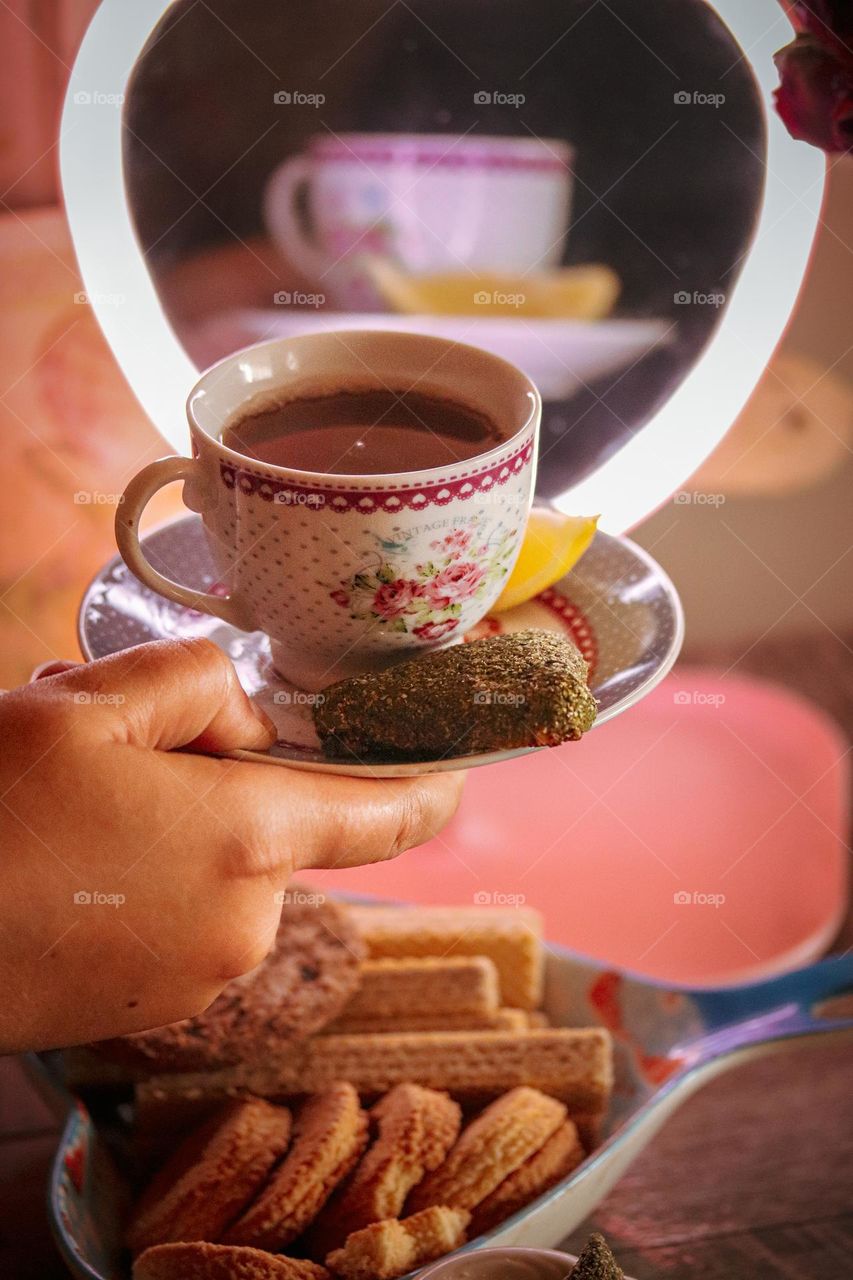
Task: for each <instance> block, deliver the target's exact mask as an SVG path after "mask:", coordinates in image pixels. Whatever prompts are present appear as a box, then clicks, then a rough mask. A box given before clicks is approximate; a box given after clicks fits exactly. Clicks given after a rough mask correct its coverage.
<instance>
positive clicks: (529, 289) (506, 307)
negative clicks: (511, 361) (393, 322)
mask: <svg viewBox="0 0 853 1280" xmlns="http://www.w3.org/2000/svg"><path fill="white" fill-rule="evenodd" d="M364 264H365V266H366V268H367V270H368V272H369V274H370V277H371V279H372V281H373V283H374V285H375V287H376V288H377V289H378V291H379V293H380V294H381V295H382V297H383V298H384V300H385V301H386V302H387V303H388V305H389V306H390V307H393V309H394V310H395V311H400V312H403V313H404V314H406V315H424V314H426V315H445V316H480V317H482V318H483V319H489V318H490V317H492V316H526V317H527V318H528V319H530V318H535V317H538V318H540V319H551V320H603V319H604V317H605V316H607V315H609V314H610V312H611V311H612V310H613V306H614V304H615V302H616V299H617V298H618V296H619V287H620V286H619V277H618V276H617V274H616V272H615V271H612V270H611V268H610V267H604V266H601V265H599V264H597V263H593V264H592V265H590V266H582V267H562V268H560V269H559V270H556V271H538V272H530V273H529V274H528V275H508V274H499V273H492V272H479V273H475V274H472V273H470V272H468V271H454V272H440V273H437V274H434V275H409V274H408V273H407V272H405V271H401V270H400V268H399V267H397V266H395V265H394V263H393V262H390V261H389V260H388V259H387V258H380V257H378V256H376V255H375V254H366V255H365V256H364Z"/></svg>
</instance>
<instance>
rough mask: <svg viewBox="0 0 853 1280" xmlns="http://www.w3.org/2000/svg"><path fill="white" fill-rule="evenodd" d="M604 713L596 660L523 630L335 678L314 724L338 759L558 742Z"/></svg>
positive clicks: (440, 754)
mask: <svg viewBox="0 0 853 1280" xmlns="http://www.w3.org/2000/svg"><path fill="white" fill-rule="evenodd" d="M595 715H596V704H595V699H594V698H593V696H592V694H591V693H590V691H589V688H588V686H587V664H586V662H585V661H584V659H583V658H582V656H581V654H580V652H579V651H578V649H577V648H576V647H575V645H574V644H573V643H572V642H571V640H569V639H568V637H566V636H562V635H557V634H555V633H554V632H551V631H535V630H530V631H515V632H510V633H509V634H506V635H500V636H487V637H486V638H485V639H483V640H475V641H473V642H472V643H471V644H460V645H454V646H453V647H452V648H449V649H441V650H439V651H437V652H433V653H428V654H426V655H424V656H423V657H418V658H412V659H410V660H408V661H405V662H400V663H398V664H397V665H396V666H393V667H389V668H388V669H387V670H385V671H380V672H375V673H370V674H368V675H361V676H353V677H352V678H350V679H348V680H341V681H340V682H339V683H337V684H333V685H330V686H329V687H328V688H327V689H326V690H325V691H324V694H323V698H322V700H320V701H318V702H317V703H316V704H315V706H314V724H315V726H316V729H317V733H318V734H319V736H320V740H321V742H322V744H323V749H324V751H325V752H326V754H327V755H329V756H332V757H338V758H340V757H341V756H349V757H352V756H355V757H357V758H358V759H364V758H370V757H382V758H385V759H396V760H430V759H431V760H436V759H442V758H444V757H447V756H460V755H469V754H476V753H479V752H487V751H504V750H510V749H512V748H515V747H555V746H557V745H558V744H559V743H561V742H568V741H570V740H574V739H577V738H580V737H581V735H582V734H584V733H585V732H586V730H587V729H589V728H590V726H591V725H592V723H593V721H594V720H595Z"/></svg>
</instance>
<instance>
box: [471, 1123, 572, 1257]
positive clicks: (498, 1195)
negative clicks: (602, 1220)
mask: <svg viewBox="0 0 853 1280" xmlns="http://www.w3.org/2000/svg"><path fill="white" fill-rule="evenodd" d="M585 1157H586V1152H585V1151H584V1149H583V1144H582V1143H581V1140H580V1137H579V1136H578V1131H577V1127H576V1126H575V1125H574V1124H573V1122H572V1121H571V1120H566V1122H565V1123H564V1124H561V1125H560V1127H559V1129H558V1130H557V1131H556V1133H552V1134H551V1137H550V1138H549V1139H548V1141H547V1142H546V1143H545V1145H544V1146H543V1147H540V1149H539V1150H538V1151H537V1152H535V1154H534V1155H532V1156H530V1158H529V1159H527V1160H525V1162H524V1164H520V1165H519V1166H518V1168H517V1169H515V1170H514V1171H513V1172H512V1173H510V1174H509V1175H508V1176H507V1177H506V1178H504V1180H503V1182H501V1183H500V1184H499V1185H498V1186H497V1187H495V1189H494V1191H492V1192H491V1193H490V1194H489V1195H487V1196H486V1198H485V1200H481V1201H480V1203H479V1204H478V1205H477V1207H476V1209H475V1210H474V1213H473V1216H472V1218H471V1229H470V1235H471V1237H472V1238H473V1237H474V1236H481V1235H483V1233H484V1232H486V1231H491V1230H492V1228H493V1227H496V1226H497V1225H498V1223H500V1222H503V1221H504V1219H505V1218H510V1217H512V1215H513V1214H514V1213H515V1212H517V1210H519V1209H523V1208H524V1206H525V1205H527V1204H530V1201H531V1200H535V1199H536V1197H537V1196H541V1195H542V1193H543V1192H544V1191H548V1190H549V1189H550V1188H551V1187H553V1186H555V1185H556V1184H557V1183H558V1182H559V1181H560V1180H561V1179H562V1178H565V1177H566V1176H567V1175H568V1174H570V1173H571V1171H572V1170H573V1169H576V1168H577V1166H578V1165H579V1164H580V1163H581V1161H582V1160H583V1159H585Z"/></svg>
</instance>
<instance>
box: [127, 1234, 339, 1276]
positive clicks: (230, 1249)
mask: <svg viewBox="0 0 853 1280" xmlns="http://www.w3.org/2000/svg"><path fill="white" fill-rule="evenodd" d="M133 1280H329V1273H328V1271H327V1270H326V1268H325V1267H320V1266H318V1265H317V1264H316V1262H308V1261H306V1260H305V1259H303V1258H284V1257H282V1256H281V1255H278V1256H276V1255H275V1254H272V1253H264V1252H263V1250H261V1249H242V1248H238V1247H237V1246H234V1245H225V1244H202V1243H200V1242H197V1243H193V1244H158V1245H155V1246H154V1247H153V1248H151V1249H146V1250H145V1253H143V1254H141V1255H140V1257H138V1258H137V1259H136V1261H135V1262H134V1264H133Z"/></svg>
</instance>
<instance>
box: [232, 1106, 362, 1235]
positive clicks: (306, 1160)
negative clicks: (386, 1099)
mask: <svg viewBox="0 0 853 1280" xmlns="http://www.w3.org/2000/svg"><path fill="white" fill-rule="evenodd" d="M366 1144H367V1115H366V1114H365V1112H364V1111H363V1110H362V1109H361V1106H360V1105H359V1100H358V1094H357V1093H356V1091H355V1089H354V1088H353V1086H352V1085H351V1084H349V1083H346V1082H342V1081H339V1082H337V1083H336V1084H333V1085H331V1086H330V1087H329V1088H328V1089H326V1090H325V1091H324V1092H322V1093H318V1094H317V1096H316V1097H313V1098H311V1099H310V1100H309V1101H308V1102H306V1103H305V1105H304V1107H303V1108H302V1110H301V1111H300V1112H299V1115H298V1116H297V1118H296V1124H295V1126H294V1141H293V1146H292V1147H291V1149H290V1151H289V1153H288V1155H287V1156H286V1158H285V1160H284V1162H283V1163H282V1164H281V1165H279V1167H278V1169H276V1170H275V1171H274V1172H273V1174H272V1176H271V1177H270V1178H269V1180H268V1181H267V1183H266V1185H265V1186H264V1187H263V1188H262V1190H261V1192H260V1194H259V1195H258V1196H257V1198H256V1199H255V1200H254V1201H253V1203H252V1204H250V1205H249V1207H248V1209H246V1211H245V1212H244V1213H243V1214H242V1215H241V1216H240V1217H239V1218H238V1219H237V1221H236V1222H234V1223H232V1225H231V1226H230V1227H229V1228H228V1230H227V1231H226V1232H225V1233H224V1234H223V1236H222V1240H223V1242H224V1243H225V1244H243V1245H251V1246H252V1247H254V1248H259V1249H283V1248H284V1247H285V1245H287V1244H289V1243H290V1242H291V1240H295V1239H296V1237H297V1236H298V1235H299V1234H300V1232H302V1231H304V1230H305V1228H306V1227H307V1226H308V1224H309V1223H310V1222H311V1221H313V1219H314V1217H315V1216H316V1214H317V1213H318V1212H319V1211H320V1209H321V1208H322V1207H323V1205H324V1204H325V1203H326V1201H327V1200H328V1198H329V1196H330V1195H331V1194H332V1192H333V1191H334V1189H335V1187H336V1186H337V1185H338V1183H339V1182H340V1181H341V1180H342V1179H343V1178H345V1177H346V1176H347V1174H348V1173H349V1172H350V1171H351V1170H352V1168H353V1167H354V1165H355V1164H356V1162H357V1160H358V1158H359V1156H360V1155H361V1153H362V1151H363V1150H364V1148H365V1146H366Z"/></svg>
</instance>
